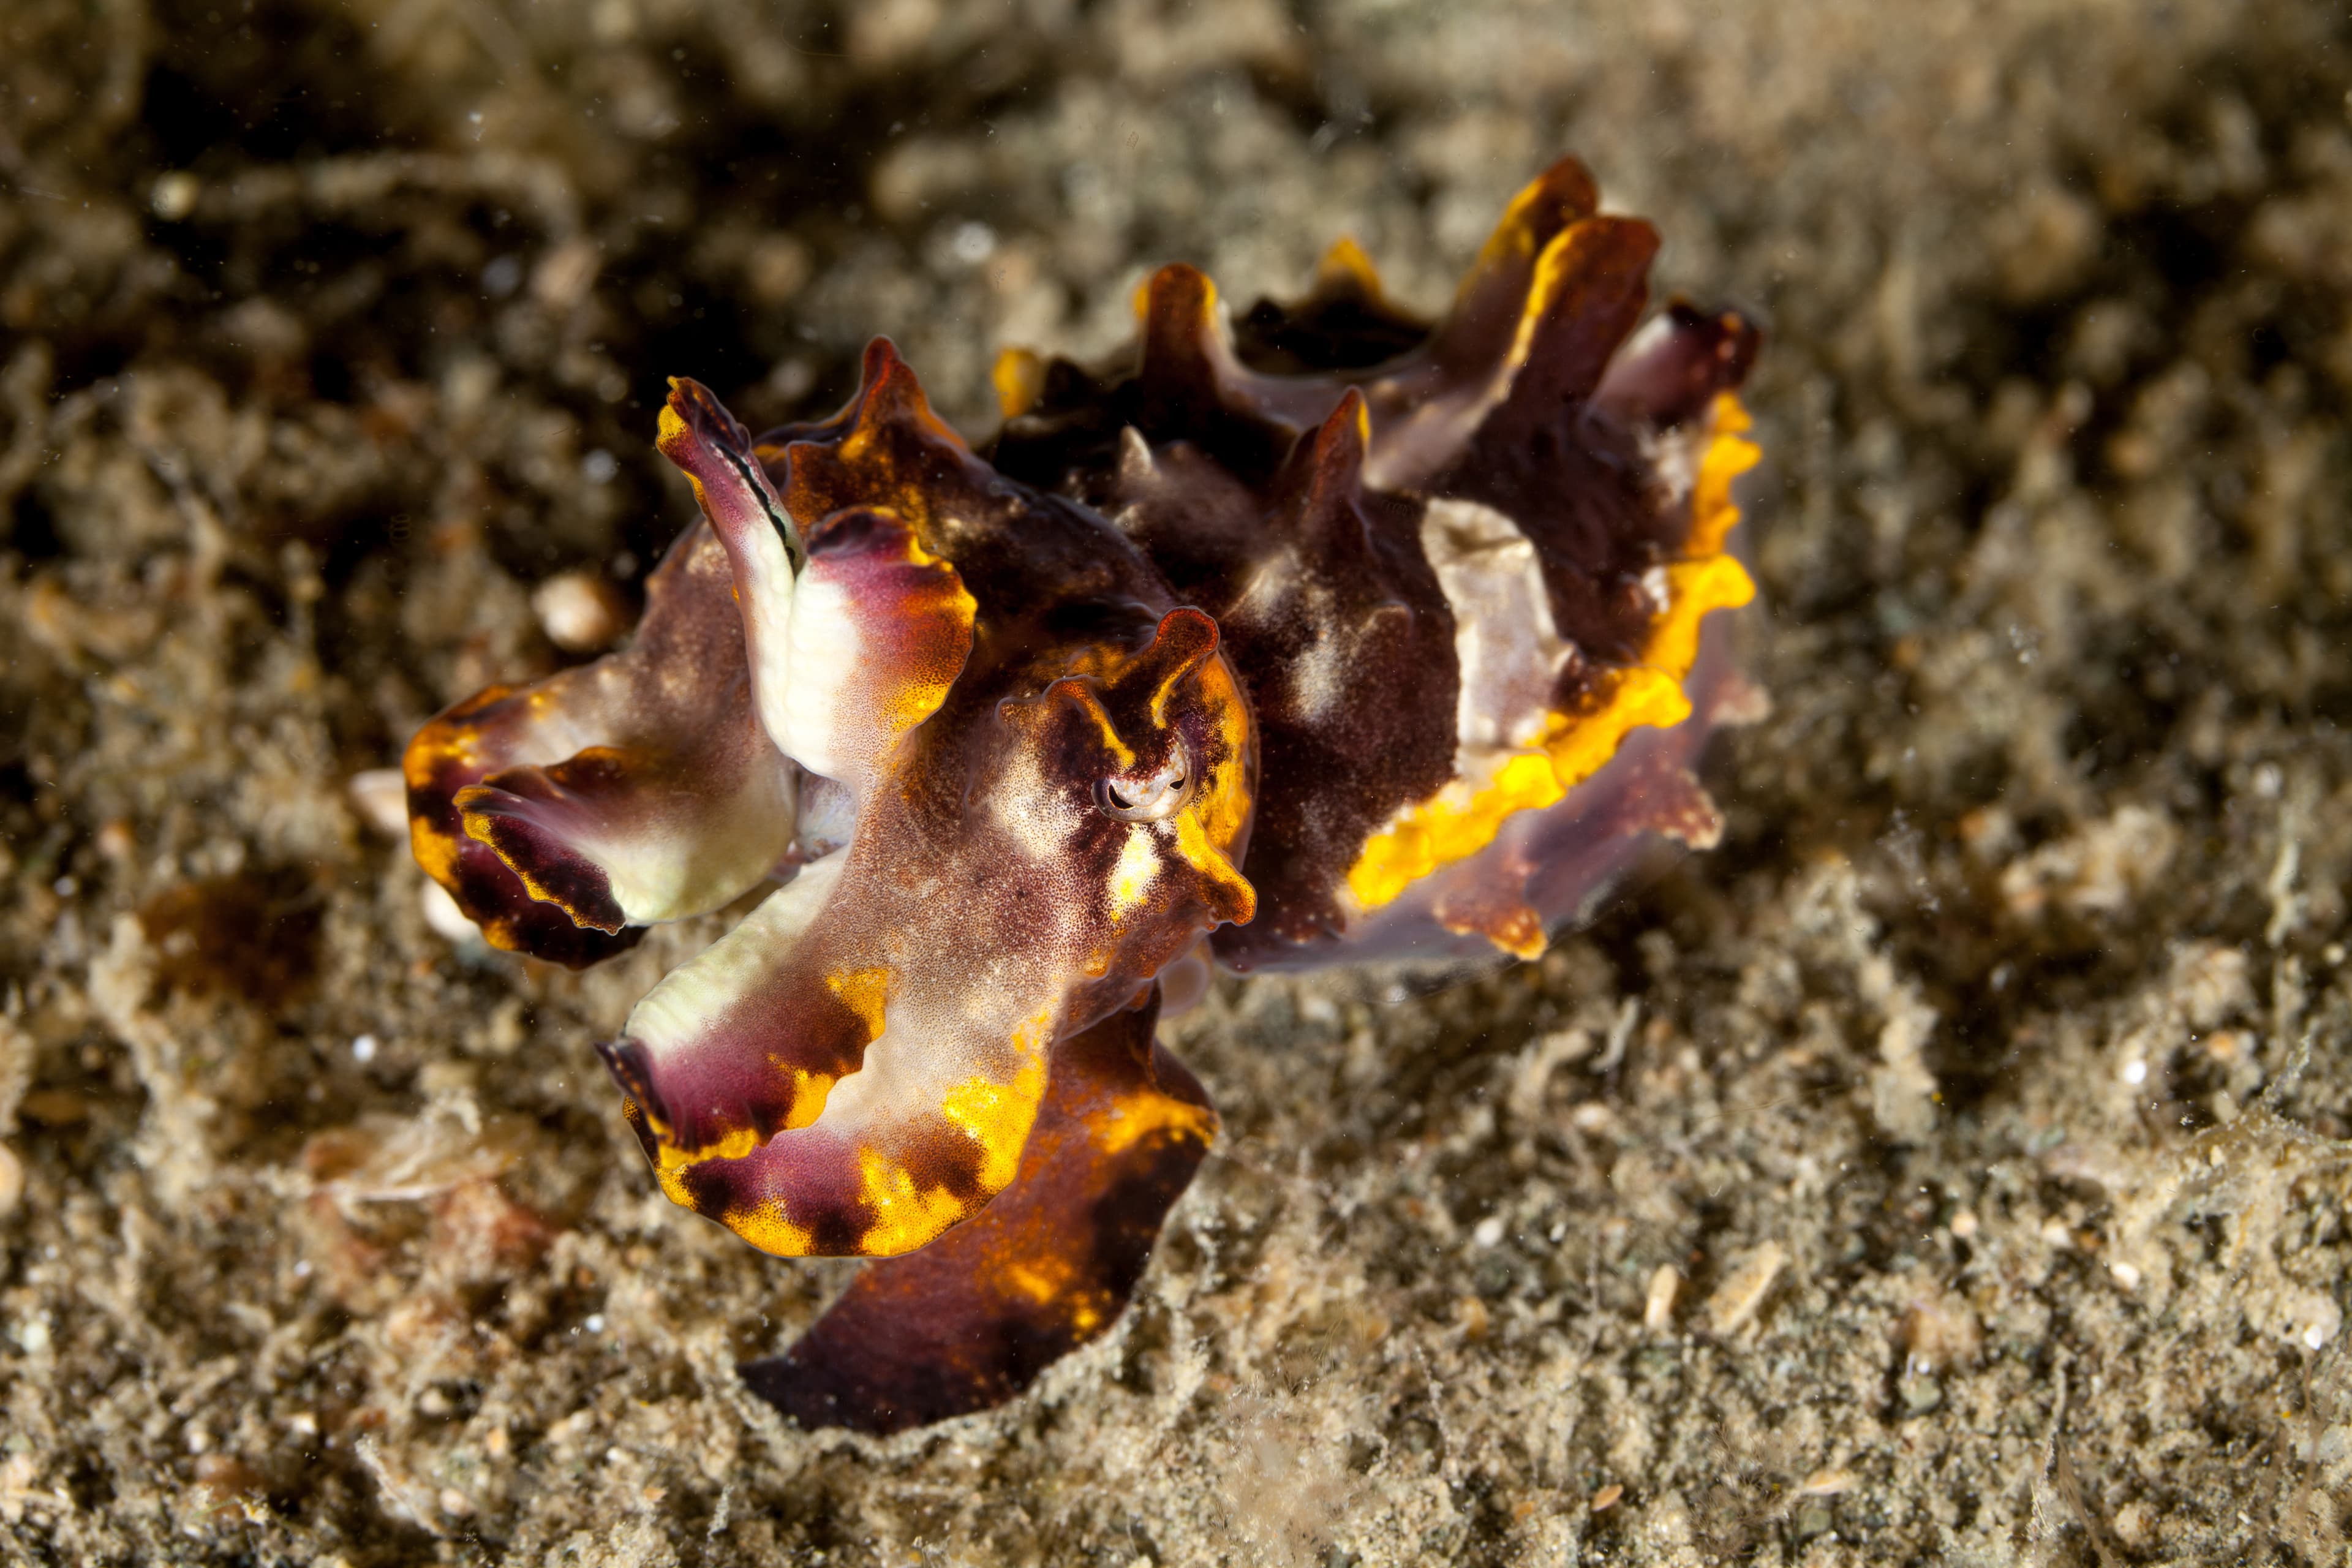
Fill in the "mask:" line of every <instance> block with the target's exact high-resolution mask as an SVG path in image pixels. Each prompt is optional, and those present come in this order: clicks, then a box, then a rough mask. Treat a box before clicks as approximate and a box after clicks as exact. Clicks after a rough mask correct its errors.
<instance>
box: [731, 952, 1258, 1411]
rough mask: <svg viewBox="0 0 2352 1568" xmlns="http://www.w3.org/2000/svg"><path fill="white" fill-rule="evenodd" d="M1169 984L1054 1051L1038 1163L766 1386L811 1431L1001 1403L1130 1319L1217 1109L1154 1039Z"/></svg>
mask: <svg viewBox="0 0 2352 1568" xmlns="http://www.w3.org/2000/svg"><path fill="white" fill-rule="evenodd" d="M1159 1012H1160V1003H1159V996H1158V994H1157V992H1156V991H1155V992H1154V993H1153V994H1152V995H1151V996H1150V999H1149V1000H1148V1001H1146V1002H1145V1004H1144V1005H1141V1006H1139V1007H1136V1008H1133V1009H1129V1010H1127V1011H1123V1012H1119V1013H1115V1014H1113V1015H1112V1016H1110V1017H1108V1018H1106V1019H1104V1020H1103V1021H1102V1022H1101V1023H1099V1024H1097V1025H1096V1026H1094V1027H1093V1028H1091V1029H1088V1030H1086V1031H1085V1032H1084V1033H1082V1034H1078V1035H1075V1036H1073V1037H1070V1038H1068V1039H1066V1040H1063V1041H1061V1042H1059V1043H1057V1044H1056V1045H1055V1047H1054V1048H1053V1051H1052V1057H1051V1063H1050V1068H1049V1070H1048V1074H1047V1079H1046V1084H1047V1087H1046V1091H1045V1101H1044V1103H1043V1104H1042V1105H1041V1106H1040V1107H1039V1108H1038V1110H1037V1117H1036V1121H1035V1124H1034V1127H1033V1128H1032V1129H1031V1130H1030V1133H1029V1141H1028V1143H1027V1145H1026V1147H1024V1149H1023V1151H1022V1154H1021V1168H1020V1171H1019V1173H1018V1174H1016V1175H1015V1176H1014V1177H1013V1183H1012V1184H1011V1185H1010V1186H1008V1187H1007V1188H1006V1189H1005V1190H1004V1191H1003V1193H1002V1194H999V1195H998V1197H997V1199H996V1201H995V1202H994V1203H992V1204H991V1205H989V1206H988V1207H987V1208H986V1209H985V1210H983V1211H982V1213H981V1214H980V1215H978V1216H977V1217H976V1218H974V1219H972V1220H971V1221H969V1222H968V1223H966V1224H964V1225H962V1226H959V1227H958V1228H956V1229H955V1230H952V1231H950V1232H949V1233H948V1234H947V1235H946V1236H943V1237H940V1239H939V1240H937V1241H935V1242H933V1243H931V1245H930V1246H929V1247H924V1248H923V1249H922V1250H921V1251H919V1252H915V1253H910V1254H908V1255H907V1256H906V1257H903V1258H885V1259H882V1260H880V1261H878V1262H875V1263H872V1264H868V1265H867V1266H866V1268H865V1269H864V1270H863V1271H862V1272H860V1273H859V1275H858V1276H857V1278H856V1279H855V1280H853V1281H851V1283H850V1286H849V1289H847V1290H846V1291H845V1292H844V1293H843V1295H842V1296H841V1297H840V1298H839V1299H838V1300H835V1302H834V1304H833V1305H832V1307H831V1308H829V1309H828V1310H826V1312H825V1314H824V1316H823V1317H822V1318H820V1319H818V1320H817V1321H816V1324H815V1326H814V1327H813V1328H811V1329H810V1330H809V1331H808V1332H807V1333H805V1334H803V1336H802V1337H801V1338H800V1340H799V1341H798V1342H795V1343H794V1344H793V1347H792V1348H791V1349H790V1350H789V1351H787V1352H784V1353H783V1354H782V1355H781V1356H775V1357H772V1358H770V1359H767V1360H763V1361H754V1362H749V1363H745V1364H744V1366H743V1369H742V1372H743V1379H744V1382H745V1383H746V1384H748V1385H749V1386H750V1387H751V1391H752V1392H753V1393H755V1394H759V1395H760V1396H761V1397H762V1398H764V1399H766V1400H768V1401H769V1402H770V1403H772V1404H773V1405H776V1406H777V1407H778V1408H780V1409H781V1410H782V1411H783V1412H784V1413H785V1414H786V1415H791V1416H792V1417H793V1419H795V1420H797V1421H798V1422H799V1423H800V1424H801V1425H802V1426H809V1427H817V1426H848V1427H852V1428H855V1429H856V1430H858V1431H861V1432H871V1433H877V1434H879V1433H889V1432H899V1431H904V1430H905V1429H907V1428H908V1427H910V1426H924V1425H926V1424H928V1423H929V1422H933V1421H943V1420H946V1419H947V1418H948V1417H950V1416H953V1415H970V1414H971V1413H972V1412H973V1411H976V1410H986V1409H989V1408H991V1407H992V1406H994V1405H1001V1404H1003V1402H1004V1401H1005V1400H1007V1399H1009V1398H1011V1397H1012V1396H1013V1395H1014V1394H1018V1393H1020V1392H1021V1391H1022V1390H1023V1389H1024V1388H1026V1387H1028V1386H1029V1384H1031V1382H1033V1381H1034V1379H1035V1378H1036V1376H1037V1374H1038V1373H1040V1372H1042V1371H1044V1370H1045V1368H1046V1367H1047V1366H1050V1365H1051V1364H1053V1363H1054V1362H1055V1361H1057V1360H1059V1359H1060V1358H1061V1357H1062V1356H1064V1355H1066V1354H1067V1353H1068V1352H1070V1351H1073V1350H1075V1349H1076V1348H1077V1347H1078V1346H1079V1345H1082V1344H1084V1343H1086V1342H1087V1341H1089V1340H1092V1339H1094V1338H1096V1337H1097V1336H1098V1335H1100V1334H1101V1333H1102V1332H1104V1331H1106V1330H1108V1328H1109V1327H1110V1326H1111V1324H1112V1323H1113V1322H1114V1321H1117V1320H1118V1314H1119V1313H1120V1311H1121V1310H1124V1309H1125V1307H1126V1305H1127V1302H1128V1299H1129V1296H1130V1295H1131V1294H1132V1293H1133V1292H1134V1289H1135V1286H1136V1282H1137V1281H1138V1280H1139V1279H1141V1278H1142V1275H1143V1266H1144V1264H1145V1262H1146V1261H1147V1260H1148V1259H1149V1258H1150V1256H1151V1246H1152V1242H1153V1241H1154V1240H1155V1239H1156V1238H1157V1237H1158V1236H1159V1234H1160V1223H1161V1222H1162V1221H1163V1220H1164V1219H1166V1217H1167V1215H1168V1211H1169V1209H1170V1208H1171V1207H1172V1206H1173V1205H1175V1202H1176V1200H1177V1199H1178V1198H1179V1197H1181V1195H1182V1194H1183V1192H1184V1189H1185V1188H1186V1187H1187V1186H1188V1185H1190V1184H1191V1183H1192V1175H1193V1173H1194V1172H1195V1171H1196V1170H1197V1169H1198V1168H1199V1167H1200V1163H1201V1161H1202V1157H1203V1156H1204V1155H1205V1154H1206V1153H1207V1152H1208V1149H1209V1143H1210V1141H1211V1140H1212V1139H1213V1137H1214V1136H1215V1133H1216V1127H1217V1116H1216V1112H1215V1110H1213V1109H1212V1108H1211V1107H1210V1104H1209V1097H1208V1095H1207V1094H1206V1093H1205V1092H1204V1091H1203V1090H1202V1088H1201V1086H1200V1083H1199V1081H1198V1080H1196V1079H1194V1078H1193V1077H1192V1074H1191V1073H1190V1072H1188V1071H1187V1070H1185V1068H1184V1066H1183V1064H1182V1063H1181V1062H1179V1061H1177V1060H1176V1058H1173V1057H1171V1055H1169V1054H1168V1052H1167V1050H1166V1049H1165V1048H1164V1047H1160V1046H1158V1045H1156V1044H1155V1043H1154V1042H1153V1040H1152V1026H1153V1024H1154V1022H1155V1021H1156V1020H1157V1018H1158V1016H1159Z"/></svg>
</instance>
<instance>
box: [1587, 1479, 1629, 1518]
mask: <svg viewBox="0 0 2352 1568" xmlns="http://www.w3.org/2000/svg"><path fill="white" fill-rule="evenodd" d="M1624 1495H1625V1489H1624V1488H1623V1487H1622V1486H1620V1485H1618V1484H1617V1483H1616V1482H1615V1481H1611V1482H1610V1483H1609V1484H1608V1485H1607V1486H1605V1487H1602V1488H1601V1489H1600V1490H1599V1491H1597V1492H1594V1493H1593V1494H1592V1511H1593V1512H1595V1513H1605V1512H1607V1511H1608V1510H1610V1509H1612V1508H1615V1507H1616V1506H1617V1501H1618V1500H1619V1499H1620V1498H1622V1497H1623V1496H1624Z"/></svg>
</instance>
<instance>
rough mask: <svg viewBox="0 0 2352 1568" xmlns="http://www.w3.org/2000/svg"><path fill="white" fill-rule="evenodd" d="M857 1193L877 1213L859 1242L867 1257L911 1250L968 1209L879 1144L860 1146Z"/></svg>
mask: <svg viewBox="0 0 2352 1568" xmlns="http://www.w3.org/2000/svg"><path fill="white" fill-rule="evenodd" d="M1014 1158H1015V1159H1016V1160H1017V1159H1018V1158H1019V1155H1018V1154H1017V1153H1016V1154H1015V1156H1014ZM857 1177H858V1190H857V1195H858V1197H859V1199H860V1200H861V1201H862V1202H864V1204H865V1205H866V1207H867V1208H868V1209H870V1210H872V1211H873V1214H874V1215H875V1219H874V1223H873V1224H872V1225H871V1226H867V1227H866V1234H865V1235H864V1236H863V1237H859V1238H858V1243H857V1250H858V1251H859V1252H861V1253H864V1254H865V1255H866V1257H868V1258H892V1257H896V1256H897V1255H898V1254H899V1253H901V1252H912V1251H913V1250H915V1248H917V1247H920V1246H922V1245H923V1243H925V1242H927V1241H929V1240H930V1239H931V1238H932V1237H935V1236H938V1235H939V1234H940V1232H941V1231H944V1230H945V1229H947V1228H948V1226H951V1225H953V1224H955V1222H956V1221H958V1220H960V1219H961V1218H963V1217H964V1215H965V1214H966V1212H967V1210H966V1209H965V1206H964V1205H963V1203H962V1201H961V1199H959V1198H957V1197H956V1195H955V1194H952V1193H950V1192H949V1191H948V1190H947V1189H946V1188H944V1187H929V1188H926V1187H923V1186H921V1185H919V1184H917V1182H916V1181H915V1178H914V1175H913V1173H911V1172H909V1171H908V1169H907V1168H906V1167H905V1166H904V1165H901V1164H899V1163H898V1162H897V1161H895V1160H893V1159H891V1158H890V1157H889V1156H888V1155H887V1154H884V1153H882V1152H879V1151H878V1150H874V1149H861V1150H859V1151H858V1152H857ZM1006 1179H1007V1180H1010V1179H1011V1178H1010V1177H1009V1176H1008V1177H1007V1178H1006Z"/></svg>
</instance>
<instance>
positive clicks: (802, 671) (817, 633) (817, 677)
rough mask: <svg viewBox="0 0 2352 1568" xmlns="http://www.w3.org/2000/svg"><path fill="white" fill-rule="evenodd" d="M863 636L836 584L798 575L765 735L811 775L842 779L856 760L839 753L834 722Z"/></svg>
mask: <svg viewBox="0 0 2352 1568" xmlns="http://www.w3.org/2000/svg"><path fill="white" fill-rule="evenodd" d="M864 640H865V639H863V638H862V637H859V636H858V635H857V622H856V619H855V617H854V616H852V615H851V614H850V603H849V595H848V594H847V593H846V592H845V591H844V589H843V587H842V585H841V584H839V583H835V582H832V581H830V580H828V579H827V578H826V577H825V576H824V574H821V573H811V574H805V575H803V577H802V578H801V580H800V584H799V585H798V587H797V589H796V591H795V593H794V595H793V610H792V619H791V622H790V624H789V626H788V627H787V633H786V638H785V647H786V652H785V665H784V679H783V681H782V691H781V692H779V693H778V694H777V698H776V700H775V703H774V712H773V717H772V718H771V719H770V723H769V733H771V734H772V735H774V736H775V738H776V744H777V745H778V746H779V747H780V748H781V749H782V751H783V753H784V754H785V755H786V756H788V757H790V758H792V759H793V761H794V762H796V763H800V765H801V766H803V767H804V768H806V769H807V770H808V771H809V772H811V773H823V774H824V775H825V776H826V777H827V778H843V777H844V776H845V772H846V771H848V770H852V769H855V768H856V765H857V763H858V762H860V761H862V759H856V758H851V757H846V756H844V755H842V754H841V753H840V752H839V750H838V745H837V736H836V729H837V726H836V724H835V717H836V710H837V709H838V707H839V705H840V702H841V700H842V694H843V693H844V691H845V690H846V689H848V688H849V686H850V685H851V683H852V682H853V681H854V680H855V679H856V674H857V666H858V660H859V658H860V656H861V654H862V651H863V646H864ZM766 695H767V694H766V693H765V692H764V691H763V692H762V693H761V697H762V702H761V712H762V717H768V716H769V704H768V702H767V700H766Z"/></svg>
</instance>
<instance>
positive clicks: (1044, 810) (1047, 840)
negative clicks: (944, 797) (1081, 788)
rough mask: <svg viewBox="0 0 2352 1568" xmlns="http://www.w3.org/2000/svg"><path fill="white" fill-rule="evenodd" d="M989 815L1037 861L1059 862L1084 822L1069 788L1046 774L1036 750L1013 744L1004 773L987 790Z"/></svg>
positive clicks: (1063, 857) (1065, 855)
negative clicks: (1066, 788) (1069, 794)
mask: <svg viewBox="0 0 2352 1568" xmlns="http://www.w3.org/2000/svg"><path fill="white" fill-rule="evenodd" d="M988 810H989V815H990V816H992V817H994V818H995V820H996V825H997V826H999V827H1001V828H1003V830H1004V832H1005V834H1006V836H1007V837H1010V838H1011V839H1012V840H1013V842H1014V843H1016V844H1018V845H1020V846H1021V848H1022V851H1023V853H1024V854H1026V855H1027V856H1028V857H1029V858H1030V859H1032V860H1034V861H1045V862H1058V861H1061V860H1063V859H1065V858H1066V857H1067V855H1068V853H1069V842H1070V836H1071V835H1072V834H1074V833H1076V831H1077V830H1078V828H1079V827H1080V826H1082V825H1083V824H1084V822H1085V820H1086V818H1085V816H1084V814H1083V813H1081V812H1080V811H1079V810H1078V809H1076V807H1074V806H1073V805H1071V803H1070V800H1069V796H1068V794H1067V792H1066V791H1065V790H1064V789H1063V788H1062V786H1061V785H1059V784H1055V782H1054V781H1053V780H1051V779H1049V778H1047V777H1046V776H1045V768H1044V767H1043V766H1042V765H1041V764H1040V763H1039V762H1038V760H1037V753H1036V752H1034V751H1032V750H1031V749H1030V748H1029V747H1027V746H1025V745H1024V746H1014V747H1013V748H1012V754H1011V755H1010V756H1009V757H1007V758H1006V760H1005V767H1004V772H1003V774H1002V775H1001V776H1000V777H999V778H998V779H997V781H996V785H995V787H994V788H993V789H992V790H990V791H989V793H988Z"/></svg>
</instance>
